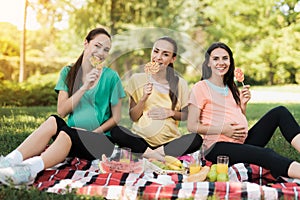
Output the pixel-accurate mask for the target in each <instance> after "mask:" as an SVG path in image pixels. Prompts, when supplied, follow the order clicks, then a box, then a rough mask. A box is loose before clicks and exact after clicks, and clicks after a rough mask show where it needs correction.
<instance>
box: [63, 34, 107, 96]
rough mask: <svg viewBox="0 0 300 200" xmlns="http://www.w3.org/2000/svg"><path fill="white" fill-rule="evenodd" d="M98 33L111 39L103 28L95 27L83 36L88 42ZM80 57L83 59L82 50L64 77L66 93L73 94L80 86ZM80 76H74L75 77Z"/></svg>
mask: <svg viewBox="0 0 300 200" xmlns="http://www.w3.org/2000/svg"><path fill="white" fill-rule="evenodd" d="M99 34H104V35H107V36H108V37H109V39H111V36H110V34H109V33H108V32H107V31H106V30H105V29H103V28H96V29H93V30H91V31H90V32H89V33H88V35H87V36H86V37H85V39H86V41H87V42H90V41H91V40H92V39H94V38H95V37H96V36H97V35H99ZM82 59H83V52H82V53H81V55H80V56H79V58H78V59H77V61H76V62H75V64H73V65H72V66H70V68H71V69H70V71H69V73H68V75H67V77H66V84H67V86H68V93H69V96H71V95H72V94H74V93H75V92H76V91H77V90H78V89H79V87H80V84H81V74H82V69H81V64H82ZM77 76H78V77H80V78H76V77H77Z"/></svg>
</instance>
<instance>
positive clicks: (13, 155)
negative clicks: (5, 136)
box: [5, 149, 23, 164]
mask: <svg viewBox="0 0 300 200" xmlns="http://www.w3.org/2000/svg"><path fill="white" fill-rule="evenodd" d="M5 157H6V158H9V159H10V160H11V161H12V164H20V163H21V162H22V161H23V155H22V154H21V152H20V151H18V150H17V149H15V150H13V151H12V152H10V153H9V154H8V155H7V156H5Z"/></svg>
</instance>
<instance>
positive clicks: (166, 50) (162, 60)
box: [151, 40, 176, 67]
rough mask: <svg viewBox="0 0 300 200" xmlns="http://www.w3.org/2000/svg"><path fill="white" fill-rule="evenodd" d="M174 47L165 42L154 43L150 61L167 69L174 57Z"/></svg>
mask: <svg viewBox="0 0 300 200" xmlns="http://www.w3.org/2000/svg"><path fill="white" fill-rule="evenodd" d="M173 52H174V46H173V44H172V43H170V42H168V41H166V40H158V41H156V42H155V44H154V46H153V49H152V52H151V61H154V62H157V63H159V64H160V66H164V67H167V66H168V65H169V64H170V63H173V62H174V61H175V59H176V57H174V56H173Z"/></svg>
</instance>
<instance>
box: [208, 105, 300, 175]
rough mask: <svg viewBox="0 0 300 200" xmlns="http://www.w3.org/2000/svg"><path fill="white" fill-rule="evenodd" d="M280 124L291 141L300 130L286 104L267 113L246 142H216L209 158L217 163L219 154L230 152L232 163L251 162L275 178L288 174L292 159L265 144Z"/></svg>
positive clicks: (250, 131)
mask: <svg viewBox="0 0 300 200" xmlns="http://www.w3.org/2000/svg"><path fill="white" fill-rule="evenodd" d="M277 127H279V129H280V131H281V133H282V135H283V136H284V138H285V139H286V140H287V141H288V142H289V143H291V141H292V140H293V138H294V137H295V136H296V135H297V134H299V133H300V127H299V124H298V123H297V122H296V120H295V119H294V117H293V116H292V114H291V113H290V112H289V110H288V109H287V108H285V107H284V106H278V107H276V108H273V109H272V110H270V111H269V112H268V113H266V114H265V115H264V116H263V117H262V118H261V119H260V120H259V121H258V122H257V123H256V124H255V125H254V126H253V127H252V128H251V129H250V130H249V132H248V137H247V139H246V141H245V143H244V144H236V143H229V142H217V143H216V144H215V145H214V146H213V147H211V148H210V149H209V150H208V152H207V155H206V159H207V160H209V161H211V162H213V163H216V160H217V156H218V155H228V156H229V160H230V165H233V164H235V163H240V162H243V163H252V164H256V165H259V166H262V167H264V168H266V169H270V171H271V173H272V175H273V176H274V177H278V176H285V177H287V176H288V169H289V166H290V164H291V163H292V162H293V160H291V159H289V158H286V157H283V156H281V155H279V154H278V153H276V152H275V151H273V150H272V149H269V148H265V147H264V146H265V145H266V144H267V143H268V142H269V140H270V139H271V137H272V136H273V134H274V133H275V130H276V128H277Z"/></svg>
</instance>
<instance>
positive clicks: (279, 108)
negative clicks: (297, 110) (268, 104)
mask: <svg viewBox="0 0 300 200" xmlns="http://www.w3.org/2000/svg"><path fill="white" fill-rule="evenodd" d="M273 112H276V113H278V114H282V113H289V112H290V111H289V110H288V109H287V108H286V107H285V106H277V107H275V108H273Z"/></svg>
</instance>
